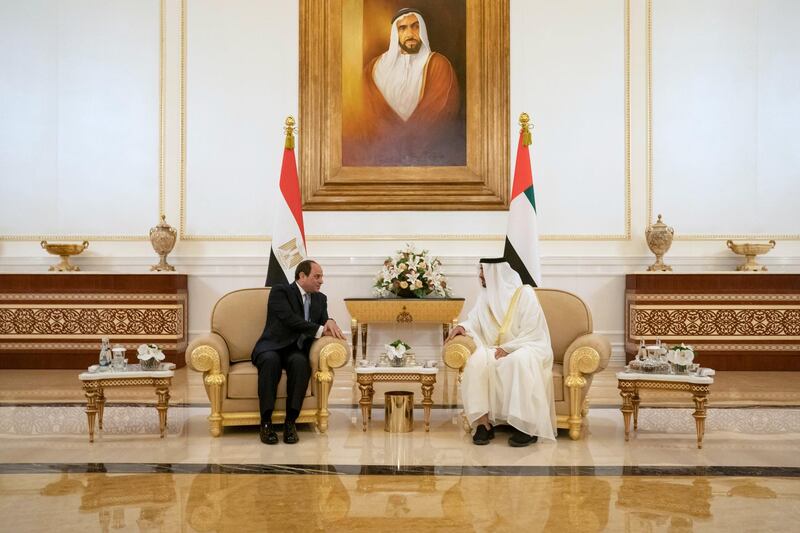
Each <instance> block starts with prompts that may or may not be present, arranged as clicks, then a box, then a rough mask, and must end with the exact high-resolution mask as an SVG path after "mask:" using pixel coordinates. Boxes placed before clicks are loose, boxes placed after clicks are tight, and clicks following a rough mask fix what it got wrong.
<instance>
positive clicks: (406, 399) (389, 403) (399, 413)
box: [383, 391, 414, 433]
mask: <svg viewBox="0 0 800 533" xmlns="http://www.w3.org/2000/svg"><path fill="white" fill-rule="evenodd" d="M384 405H385V406H386V407H385V410H386V412H385V417H384V423H383V430H384V431H388V432H389V433H408V432H410V431H414V393H413V392H404V391H390V392H387V393H385V394H384Z"/></svg>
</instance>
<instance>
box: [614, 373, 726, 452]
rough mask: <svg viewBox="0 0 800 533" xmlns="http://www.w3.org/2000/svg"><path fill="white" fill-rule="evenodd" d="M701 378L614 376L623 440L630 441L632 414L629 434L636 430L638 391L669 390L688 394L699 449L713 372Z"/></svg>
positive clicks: (687, 375) (629, 374)
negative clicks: (620, 411) (619, 400)
mask: <svg viewBox="0 0 800 533" xmlns="http://www.w3.org/2000/svg"><path fill="white" fill-rule="evenodd" d="M703 370H704V372H703V375H702V376H697V375H695V374H645V373H638V372H617V381H618V385H617V386H618V388H619V394H620V396H622V417H623V419H624V421H625V440H626V441H627V440H629V437H630V425H631V414H633V430H634V431H636V430H637V429H639V402H640V399H639V391H640V390H645V389H650V390H671V391H686V392H691V393H692V399H693V400H694V408H695V410H694V413H692V416H693V417H694V420H695V426H696V429H697V447H698V448H702V447H703V435H704V434H705V426H706V401H707V400H708V393H709V388H710V387H711V384H712V383H714V378H713V377H712V376H713V375H714V370H712V369H710V368H705V369H703Z"/></svg>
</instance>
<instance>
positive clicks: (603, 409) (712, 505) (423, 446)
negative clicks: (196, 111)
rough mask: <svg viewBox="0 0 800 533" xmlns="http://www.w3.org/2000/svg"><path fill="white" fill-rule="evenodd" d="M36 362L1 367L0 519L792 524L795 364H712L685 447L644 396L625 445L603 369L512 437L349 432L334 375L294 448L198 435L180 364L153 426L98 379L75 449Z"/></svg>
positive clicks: (678, 428)
mask: <svg viewBox="0 0 800 533" xmlns="http://www.w3.org/2000/svg"><path fill="white" fill-rule="evenodd" d="M50 372H52V371H47V372H43V371H11V372H9V371H3V372H0V517H2V519H3V522H0V530H2V531H6V530H7V531H52V530H54V529H57V530H58V531H81V532H83V531H112V530H113V531H165V532H167V531H231V532H239V531H303V532H305V531H323V530H324V531H370V532H376V531H388V530H392V531H396V530H397V529H405V528H409V530H411V528H413V530H415V531H465V530H466V531H510V530H517V529H519V530H523V531H632V532H634V531H635V532H638V531H652V532H656V531H665V532H666V531H670V532H684V531H685V532H688V531H718V530H728V531H730V532H737V533H738V532H740V531H758V532H761V531H791V530H793V526H794V525H795V524H796V523H797V522H798V520H800V454H798V453H797V451H798V450H799V449H800V407H799V406H800V380H798V379H792V378H793V377H794V376H795V375H796V373H773V374H776V375H774V376H769V375H766V374H769V373H763V374H759V375H758V376H753V374H758V373H747V374H748V375H747V376H745V375H743V374H745V373H727V374H722V375H721V376H720V378H718V383H717V384H715V388H714V389H712V395H711V401H710V409H709V412H708V419H707V424H706V428H707V429H706V431H707V432H706V436H705V439H704V447H703V449H702V450H698V449H697V448H696V439H695V434H694V421H693V419H692V416H691V411H692V410H691V409H690V408H688V401H687V399H686V398H685V397H680V398H670V397H668V396H663V397H654V398H650V400H651V401H652V403H649V402H648V398H643V405H648V403H649V404H650V405H655V406H657V407H655V408H643V409H642V411H641V414H640V419H639V430H638V432H636V433H635V434H634V435H632V437H631V440H630V442H625V441H624V438H623V428H622V416H621V414H620V412H619V409H618V407H617V406H618V404H619V396H618V394H617V391H616V382H615V380H614V379H613V372H608V371H607V372H604V373H603V374H602V375H601V376H598V378H597V379H596V380H595V382H594V383H593V387H592V392H591V395H590V398H591V403H592V405H593V406H594V407H592V408H591V409H590V412H589V418H588V427H587V429H586V432H585V435H584V438H583V439H582V440H579V441H572V440H570V439H569V438H568V436H567V435H566V434H562V435H560V437H559V439H558V441H557V442H555V443H538V444H535V445H533V446H530V447H527V448H521V449H520V448H511V447H509V446H508V445H507V444H506V440H507V438H508V436H509V433H508V432H504V431H498V437H497V438H496V439H495V440H494V441H493V442H492V443H491V444H490V445H488V446H474V445H473V444H472V443H471V439H470V436H469V435H468V434H466V433H465V432H464V431H463V430H462V428H461V424H460V410H459V409H457V408H456V409H452V408H447V407H440V408H435V409H434V410H433V417H432V425H431V426H432V427H431V431H430V433H426V432H425V431H423V430H422V416H421V415H422V413H421V410H417V411H415V429H414V431H413V432H412V433H408V434H391V433H386V432H384V431H383V410H382V409H380V408H376V409H374V411H373V420H372V422H371V424H370V427H369V430H368V431H367V432H363V431H361V423H360V412H359V410H358V409H357V408H355V407H354V406H352V403H353V402H352V400H351V397H352V396H351V395H352V394H355V392H353V389H352V388H351V384H350V383H349V382H348V381H347V374H346V372H339V373H337V383H338V388H336V389H335V390H334V398H335V399H336V402H335V403H337V404H338V405H337V406H335V407H333V408H332V410H331V418H330V429H329V431H328V433H327V434H324V435H322V434H319V433H317V432H316V431H315V430H314V428H313V427H311V426H303V427H301V428H300V442H299V443H298V444H296V445H294V446H288V445H284V444H279V445H277V446H265V445H263V444H261V443H260V442H259V440H258V435H257V432H256V431H255V429H254V428H246V427H245V428H226V430H225V433H224V435H223V436H222V437H220V438H212V437H211V436H210V435H209V433H208V425H207V420H206V417H207V416H208V412H209V408H208V407H207V399H206V397H205V392H204V391H203V389H202V383H201V382H200V380H199V375H198V374H195V373H188V372H187V371H186V370H181V371H179V372H178V373H177V376H176V382H175V385H174V387H173V407H171V408H170V410H169V416H168V426H167V435H166V437H165V438H164V439H160V438H159V437H158V417H157V414H156V411H155V409H154V408H153V407H152V406H151V405H152V403H153V402H154V400H155V398H154V397H151V396H153V395H152V394H151V391H144V390H142V391H137V390H136V389H132V390H130V391H119V392H120V394H118V395H117V396H112V394H114V393H116V391H109V405H108V406H107V407H106V414H105V417H104V418H105V426H104V429H103V431H102V432H100V433H99V434H98V435H96V440H95V442H94V443H93V444H89V442H88V435H87V431H86V416H85V413H84V411H83V406H82V393H81V391H80V386H79V382H78V380H77V372H75V371H55V373H50ZM448 379H450V378H448ZM440 382H441V383H442V387H441V389H443V391H442V393H441V394H442V395H443V396H442V397H446V395H447V394H450V393H451V392H452V391H451V392H446V389H447V387H446V386H445V385H444V382H445V380H444V379H440ZM448 383H449V385H452V384H453V383H452V379H450V381H448ZM449 385H448V386H449ZM715 397H716V398H717V400H716V403H715V400H714V398H715ZM115 401H116V402H117V403H115ZM119 402H122V403H119ZM147 404H151V405H147ZM56 520H57V522H56Z"/></svg>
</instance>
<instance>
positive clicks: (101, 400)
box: [97, 387, 106, 429]
mask: <svg viewBox="0 0 800 533" xmlns="http://www.w3.org/2000/svg"><path fill="white" fill-rule="evenodd" d="M105 406H106V395H105V393H104V392H103V388H102V387H101V388H100V389H98V391H97V425H98V427H99V428H100V429H103V411H104V410H105Z"/></svg>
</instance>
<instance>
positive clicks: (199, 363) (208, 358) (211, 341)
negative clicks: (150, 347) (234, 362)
mask: <svg viewBox="0 0 800 533" xmlns="http://www.w3.org/2000/svg"><path fill="white" fill-rule="evenodd" d="M186 364H187V365H189V368H191V369H192V370H196V371H198V372H202V373H203V384H204V385H205V386H206V393H207V394H208V399H209V401H210V402H211V414H210V415H209V416H208V421H209V423H210V429H211V435H213V436H214V437H219V436H220V435H221V434H222V398H223V397H224V394H223V389H225V387H226V385H225V381H226V380H227V376H228V368H229V367H230V364H231V359H230V353H229V352H228V344H227V343H226V342H225V339H223V338H222V336H221V335H218V334H216V333H209V334H208V335H204V336H202V337H200V338H198V339H195V340H193V341H192V342H190V343H189V346H188V347H187V348H186Z"/></svg>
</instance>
